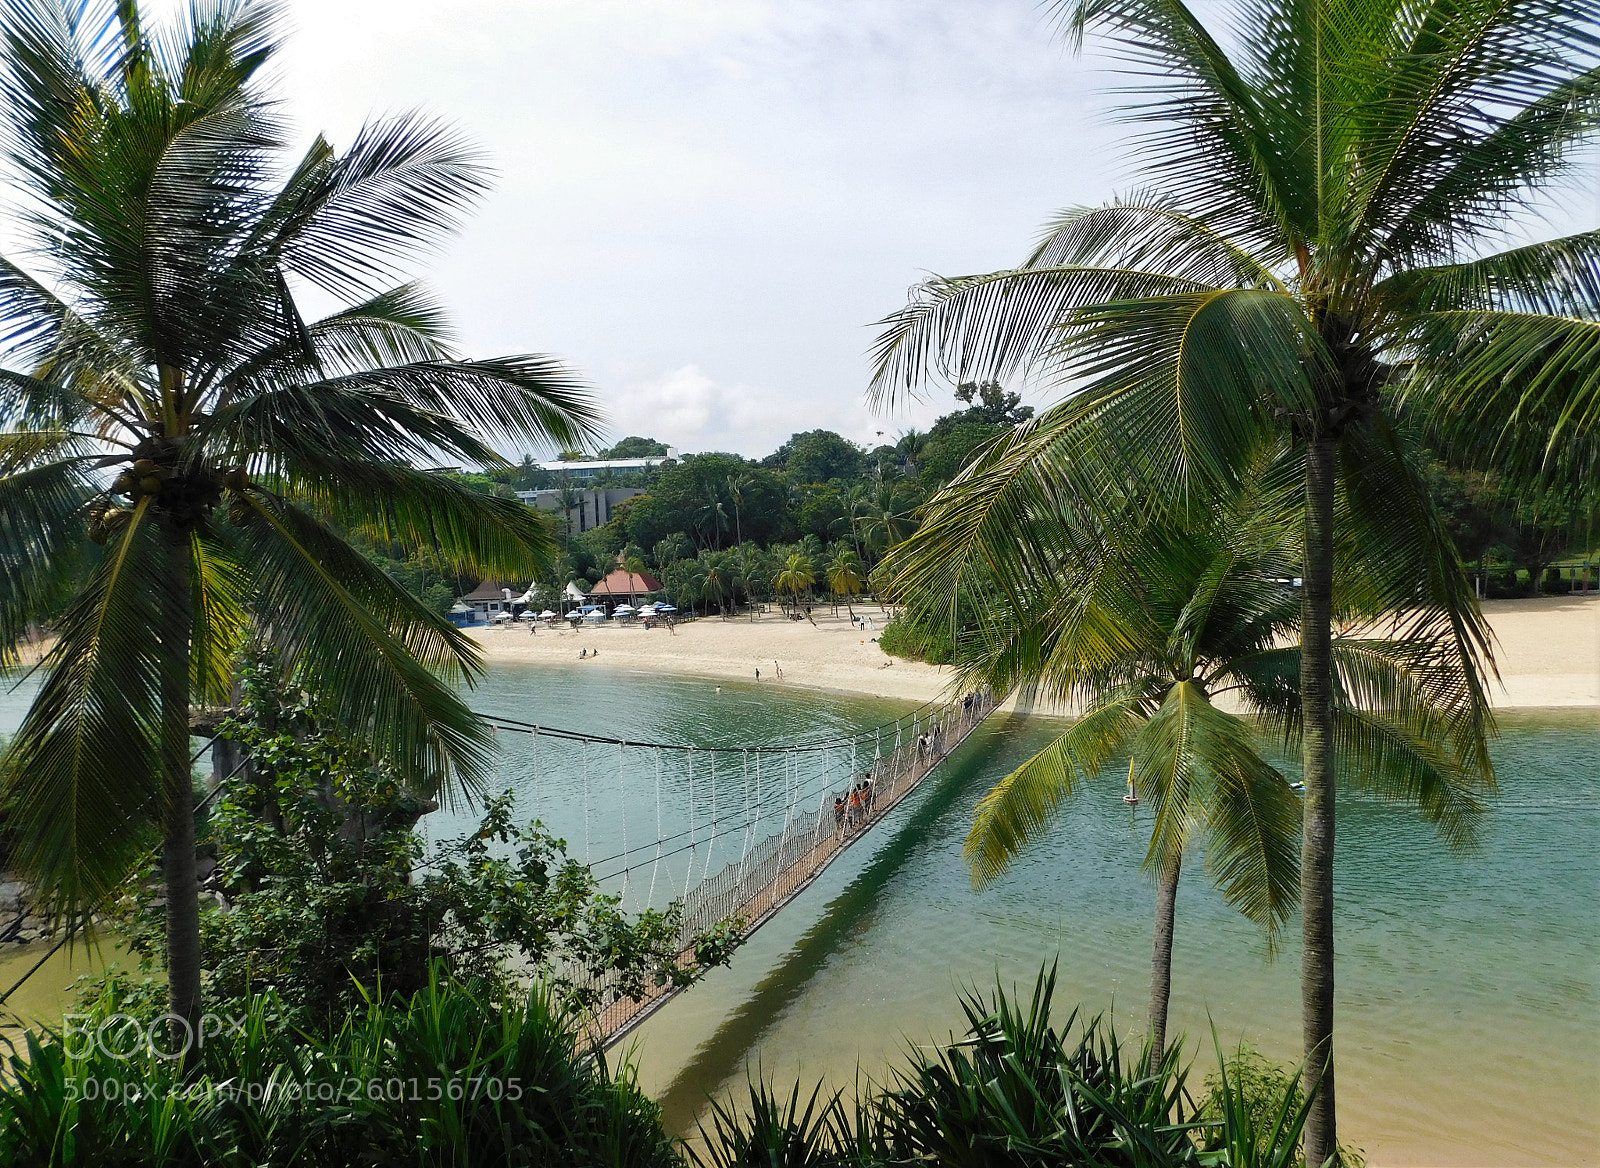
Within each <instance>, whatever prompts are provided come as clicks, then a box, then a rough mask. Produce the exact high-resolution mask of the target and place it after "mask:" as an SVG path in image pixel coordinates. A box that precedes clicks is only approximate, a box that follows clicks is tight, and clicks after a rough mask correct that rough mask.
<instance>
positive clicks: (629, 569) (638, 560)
mask: <svg viewBox="0 0 1600 1168" xmlns="http://www.w3.org/2000/svg"><path fill="white" fill-rule="evenodd" d="M622 570H623V571H624V572H626V573H628V603H629V604H632V603H633V602H634V601H635V600H636V599H638V595H639V594H638V593H637V592H635V591H634V588H633V581H634V579H635V578H636V577H639V576H643V575H644V557H643V556H627V557H625V558H624V559H623V561H622Z"/></svg>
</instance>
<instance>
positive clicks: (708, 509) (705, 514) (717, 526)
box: [695, 485, 728, 551]
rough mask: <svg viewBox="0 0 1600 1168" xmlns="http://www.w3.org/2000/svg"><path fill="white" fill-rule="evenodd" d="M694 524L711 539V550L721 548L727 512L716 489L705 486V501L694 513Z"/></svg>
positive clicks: (726, 527) (726, 528)
mask: <svg viewBox="0 0 1600 1168" xmlns="http://www.w3.org/2000/svg"><path fill="white" fill-rule="evenodd" d="M695 522H696V523H697V524H698V525H699V527H700V529H701V530H702V531H704V532H706V533H707V534H708V535H709V537H710V539H711V550H712V551H717V550H719V549H720V548H721V547H722V533H723V532H724V531H727V530H728V510H727V508H726V507H724V506H723V505H722V497H721V496H720V495H718V494H717V488H716V487H714V486H711V485H707V487H706V494H705V500H704V502H702V503H701V504H700V506H699V508H697V509H696V511H695Z"/></svg>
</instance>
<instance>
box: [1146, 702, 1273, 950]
mask: <svg viewBox="0 0 1600 1168" xmlns="http://www.w3.org/2000/svg"><path fill="white" fill-rule="evenodd" d="M1133 776H1134V785H1135V788H1136V789H1137V790H1138V791H1139V792H1140V793H1141V794H1143V795H1145V796H1146V797H1147V798H1149V799H1151V801H1152V802H1153V803H1154V804H1155V809H1156V824H1155V828H1154V830H1153V831H1152V833H1151V838H1150V851H1149V855H1148V856H1147V858H1146V861H1145V862H1146V865H1147V866H1148V867H1152V868H1157V867H1159V866H1160V865H1162V864H1165V863H1170V862H1172V861H1174V860H1177V859H1180V858H1181V857H1182V855H1183V853H1184V852H1185V851H1187V850H1188V849H1189V846H1190V844H1191V842H1192V841H1193V840H1194V839H1195V837H1196V836H1200V835H1203V836H1204V838H1205V841H1206V871H1207V873H1208V874H1209V875H1210V877H1211V879H1212V881H1213V882H1214V883H1215V884H1216V885H1217V886H1218V887H1219V888H1220V889H1221V890H1222V894H1223V896H1224V898H1226V900H1227V901H1228V903H1229V904H1231V905H1233V906H1234V907H1235V908H1237V909H1239V911H1241V912H1243V913H1244V914H1245V915H1246V916H1247V917H1249V918H1250V919H1251V920H1252V921H1254V922H1255V923H1256V924H1258V925H1260V926H1261V927H1262V928H1263V929H1265V930H1266V931H1267V933H1268V935H1269V937H1270V936H1271V935H1272V934H1273V933H1274V932H1275V931H1276V929H1277V927H1278V926H1279V925H1280V924H1282V922H1283V921H1285V920H1287V919H1288V917H1289V915H1290V913H1291V912H1293V910H1294V906H1295V903H1296V900H1297V898H1298V896H1299V832H1300V802H1299V799H1298V798H1297V797H1296V796H1295V794H1294V792H1293V791H1292V790H1290V789H1289V784H1288V781H1287V780H1286V779H1285V778H1284V777H1283V775H1282V774H1280V773H1279V772H1278V771H1277V769H1276V768H1275V767H1273V766H1272V765H1271V764H1269V763H1268V762H1267V761H1266V760H1265V759H1264V758H1263V757H1262V755H1261V751H1260V746H1259V743H1258V741H1257V739H1256V735H1255V732H1254V731H1253V730H1252V729H1251V727H1250V725H1249V724H1248V723H1247V722H1245V721H1244V720H1243V719H1241V718H1239V717H1236V716H1235V715H1233V714H1230V713H1227V712H1226V711H1224V710H1220V709H1218V708H1217V707H1216V706H1215V705H1213V704H1212V703H1211V702H1210V701H1209V700H1208V699H1207V697H1206V696H1205V694H1204V692H1203V691H1202V690H1201V689H1200V687H1199V686H1197V685H1196V684H1195V683H1193V682H1188V681H1183V682H1178V683H1177V684H1176V685H1174V686H1173V687H1172V689H1171V691H1169V693H1168V695H1167V698H1166V701H1165V702H1163V704H1162V706H1161V709H1160V710H1158V711H1157V712H1156V713H1155V714H1154V715H1153V716H1152V717H1151V718H1150V720H1149V721H1148V722H1147V723H1146V724H1145V726H1144V727H1143V729H1141V730H1140V732H1139V734H1138V736H1137V737H1136V738H1135V739H1134V742H1133Z"/></svg>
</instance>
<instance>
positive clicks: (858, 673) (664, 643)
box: [472, 594, 1600, 709]
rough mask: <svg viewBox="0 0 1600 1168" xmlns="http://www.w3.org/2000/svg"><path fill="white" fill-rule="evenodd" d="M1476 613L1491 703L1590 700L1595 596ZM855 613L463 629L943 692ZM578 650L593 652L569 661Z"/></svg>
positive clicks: (811, 679) (1596, 667)
mask: <svg viewBox="0 0 1600 1168" xmlns="http://www.w3.org/2000/svg"><path fill="white" fill-rule="evenodd" d="M1483 610H1484V614H1485V616H1487V617H1488V619H1489V624H1490V626H1491V627H1492V628H1493V630H1494V634H1495V663H1496V665H1497V666H1498V668H1499V671H1500V681H1499V683H1498V684H1496V685H1494V686H1493V687H1492V691H1493V697H1494V702H1495V705H1496V707H1497V708H1500V709H1529V708H1540V707H1554V706H1567V707H1583V706H1588V707H1600V594H1590V595H1588V596H1552V597H1541V598H1539V599H1533V600H1490V601H1485V602H1484V605H1483ZM856 611H857V613H858V614H859V615H861V616H864V617H867V618H868V619H869V620H870V622H871V628H870V629H866V630H862V629H861V628H860V627H859V626H852V625H851V623H850V621H849V618H848V617H847V616H846V615H844V610H843V609H841V610H840V615H839V616H838V617H835V616H833V615H832V614H831V611H830V610H828V609H825V608H821V607H820V606H819V608H818V610H817V611H816V613H815V614H814V623H813V622H809V621H803V620H802V621H792V620H788V619H786V618H784V617H783V616H782V615H780V614H778V613H776V612H773V613H768V614H766V615H763V616H759V617H757V618H756V619H755V620H754V621H752V620H751V619H750V618H749V617H747V616H740V617H735V618H731V619H728V620H722V619H719V618H717V617H709V618H703V619H700V620H696V621H690V622H687V623H684V624H680V625H679V626H678V628H677V629H676V630H675V631H668V630H667V629H665V628H659V627H658V628H654V629H651V630H650V631H648V632H646V631H645V630H644V629H643V628H642V627H640V626H637V625H635V626H633V627H624V626H622V625H620V624H616V623H613V622H607V623H606V624H604V625H601V626H598V627H595V626H588V627H584V628H580V629H578V630H576V631H573V630H569V629H567V628H565V627H564V626H563V627H561V628H558V629H550V628H546V627H543V626H541V627H540V628H539V629H538V630H537V632H535V633H533V634H531V635H530V633H529V632H528V629H527V627H526V626H525V625H523V624H521V623H518V624H514V625H511V626H509V627H506V628H487V629H474V630H472V635H473V636H474V637H475V638H476V639H477V640H478V641H479V642H480V643H481V644H482V645H483V647H484V653H485V656H486V657H487V658H488V660H490V661H492V662H498V661H529V662H538V663H540V664H545V663H548V664H558V663H559V664H565V665H571V666H573V667H575V668H587V669H618V670H646V671H650V672H658V671H659V672H666V673H682V674H689V675H693V676H697V677H706V678H730V679H739V680H744V681H751V682H754V681H757V680H759V681H760V683H761V684H763V685H767V684H772V685H779V684H781V685H791V686H808V687H814V688H818V689H833V690H847V691H850V692H853V693H863V694H871V695H874V696H877V697H887V698H903V699H907V700H910V701H927V700H929V699H931V698H935V697H937V696H938V695H939V694H940V692H941V691H942V690H944V688H945V687H946V686H947V685H948V683H949V681H950V671H949V670H948V669H943V668H940V667H938V666H933V665H924V664H922V663H921V662H916V661H905V660H902V659H899V658H891V657H889V656H887V655H886V654H884V653H883V651H882V650H880V649H879V648H878V645H877V642H876V641H875V640H874V638H875V637H876V636H877V635H878V633H880V632H881V631H882V629H883V624H884V620H885V614H884V612H883V610H881V609H879V608H877V607H875V606H861V605H858V606H857V608H856ZM584 650H589V651H590V652H591V653H593V652H598V653H599V656H598V657H593V658H585V659H584V660H579V657H578V655H579V653H581V652H583V651H584ZM775 666H776V668H775ZM777 668H781V669H782V671H783V676H782V679H781V680H780V679H779V677H778V674H777ZM758 670H759V671H760V677H759V679H758V678H757V676H756V673H757V671H758Z"/></svg>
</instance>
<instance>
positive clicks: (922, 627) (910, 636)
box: [878, 615, 956, 665]
mask: <svg viewBox="0 0 1600 1168" xmlns="http://www.w3.org/2000/svg"><path fill="white" fill-rule="evenodd" d="M878 648H880V649H882V650H883V651H884V652H885V653H887V654H889V656H891V657H903V658H905V659H906V660H907V661H926V662H927V663H928V664H929V665H949V664H950V663H951V662H952V661H954V660H955V659H956V646H955V638H954V637H952V636H951V635H950V630H949V629H948V628H944V627H939V626H935V625H934V624H932V623H931V622H927V623H921V622H915V621H912V620H910V619H909V618H908V617H906V616H903V615H902V616H897V617H895V618H894V619H893V620H891V621H890V622H889V623H888V624H886V625H884V626H883V632H882V633H881V634H879V636H878Z"/></svg>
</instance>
